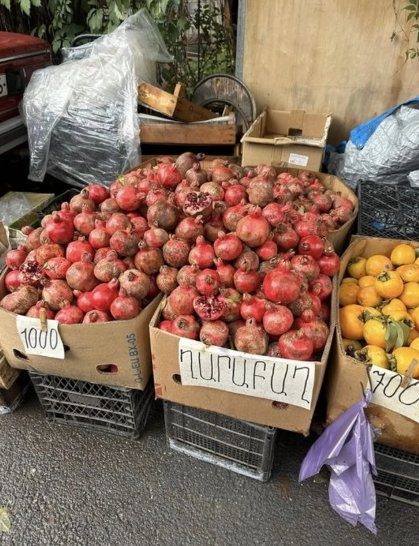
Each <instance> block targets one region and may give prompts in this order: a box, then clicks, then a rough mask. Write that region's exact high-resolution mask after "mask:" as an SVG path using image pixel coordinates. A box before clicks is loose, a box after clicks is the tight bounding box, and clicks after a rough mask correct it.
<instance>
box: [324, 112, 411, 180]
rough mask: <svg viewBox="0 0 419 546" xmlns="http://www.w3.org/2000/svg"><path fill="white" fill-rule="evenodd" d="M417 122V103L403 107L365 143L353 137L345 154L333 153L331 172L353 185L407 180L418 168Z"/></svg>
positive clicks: (330, 165)
mask: <svg viewBox="0 0 419 546" xmlns="http://www.w3.org/2000/svg"><path fill="white" fill-rule="evenodd" d="M418 125H419V104H418V102H412V103H410V104H409V105H404V106H400V108H397V109H396V110H395V111H394V112H393V113H392V114H391V115H388V116H387V117H385V118H384V119H383V120H382V121H381V123H380V124H379V125H378V127H377V128H376V129H375V131H374V132H373V134H372V135H371V136H369V138H368V139H367V140H366V142H365V144H364V145H363V146H360V145H356V143H354V142H353V141H352V139H351V140H350V141H349V142H348V144H347V146H346V149H345V153H344V154H333V158H331V160H330V164H329V167H328V170H329V172H333V173H334V174H336V175H337V176H339V178H342V180H344V181H345V182H346V183H347V184H348V185H349V186H351V187H352V188H355V187H356V186H357V184H358V182H359V181H360V180H371V181H374V182H381V183H383V184H398V183H400V182H406V181H407V176H408V174H409V173H410V172H411V171H415V170H418V169H419V133H418V130H417V128H418ZM361 127H362V126H361ZM360 148H361V149H360Z"/></svg>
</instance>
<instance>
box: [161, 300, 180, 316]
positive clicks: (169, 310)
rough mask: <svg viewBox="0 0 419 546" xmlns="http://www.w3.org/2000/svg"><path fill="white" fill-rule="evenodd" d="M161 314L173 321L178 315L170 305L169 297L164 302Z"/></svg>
mask: <svg viewBox="0 0 419 546" xmlns="http://www.w3.org/2000/svg"><path fill="white" fill-rule="evenodd" d="M161 314H162V316H163V318H164V319H165V320H170V321H173V320H174V319H175V318H176V316H177V315H176V313H174V312H173V309H172V307H171V305H170V301H167V299H166V301H165V303H164V306H163V308H162V312H161Z"/></svg>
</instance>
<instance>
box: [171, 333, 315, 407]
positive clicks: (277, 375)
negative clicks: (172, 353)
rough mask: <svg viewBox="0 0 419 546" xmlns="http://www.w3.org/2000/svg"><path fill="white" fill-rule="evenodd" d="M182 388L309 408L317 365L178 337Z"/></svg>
mask: <svg viewBox="0 0 419 546" xmlns="http://www.w3.org/2000/svg"><path fill="white" fill-rule="evenodd" d="M179 367H180V374H181V377H182V385H194V386H199V387H208V388H212V389H219V390H222V391H228V392H235V393H239V394H244V395H247V396H255V397H257V398H265V399H268V400H274V401H277V402H284V403H286V404H291V405H293V406H299V407H301V408H305V409H310V408H311V401H312V396H313V387H314V378H315V373H316V365H315V363H314V362H299V361H296V360H284V359H281V358H271V357H268V356H256V355H251V354H247V353H242V352H239V351H232V350H229V349H223V348H221V347H213V346H211V347H206V346H205V345H204V344H203V343H199V342H198V341H193V340H190V339H185V338H181V339H180V341H179Z"/></svg>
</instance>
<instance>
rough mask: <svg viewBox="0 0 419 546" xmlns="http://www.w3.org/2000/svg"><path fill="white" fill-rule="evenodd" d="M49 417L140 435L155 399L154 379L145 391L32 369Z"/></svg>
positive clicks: (92, 427) (76, 424) (49, 419)
mask: <svg viewBox="0 0 419 546" xmlns="http://www.w3.org/2000/svg"><path fill="white" fill-rule="evenodd" d="M29 375H30V377H31V380H32V382H33V384H34V387H35V391H36V394H37V395H38V398H39V401H40V402H41V405H42V407H43V410H44V413H45V417H46V419H47V421H50V422H52V423H61V424H67V425H75V426H78V427H84V428H88V429H90V430H96V431H100V432H107V433H112V434H118V435H121V436H125V437H128V438H131V439H137V438H138V437H139V436H140V434H141V432H142V431H143V430H144V428H145V426H146V423H147V419H148V416H149V413H150V409H151V406H152V404H153V402H154V386H153V381H149V383H148V385H147V387H146V388H145V390H144V391H139V390H134V389H126V388H121V387H110V386H108V385H98V384H96V383H88V382H87V381H80V380H77V379H68V378H66V377H59V376H55V375H43V374H37V373H33V372H30V374H29Z"/></svg>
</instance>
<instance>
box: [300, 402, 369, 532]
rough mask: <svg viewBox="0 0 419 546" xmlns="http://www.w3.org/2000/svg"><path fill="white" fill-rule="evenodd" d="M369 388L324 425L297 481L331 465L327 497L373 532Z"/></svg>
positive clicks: (342, 513)
mask: <svg viewBox="0 0 419 546" xmlns="http://www.w3.org/2000/svg"><path fill="white" fill-rule="evenodd" d="M371 396H372V394H371V391H367V392H366V394H365V397H364V398H363V399H362V400H360V401H359V402H357V403H356V404H354V405H353V406H351V407H350V408H349V409H348V410H347V411H346V412H345V413H343V414H342V415H341V416H339V417H338V418H337V419H336V421H334V422H333V423H332V424H331V425H329V426H328V427H327V429H326V430H325V431H324V432H323V434H322V435H321V436H320V438H319V439H318V440H317V441H316V442H315V443H314V444H313V445H312V446H311V448H310V450H309V452H308V453H307V455H306V457H305V459H304V461H303V464H302V465H301V470H300V476H299V481H300V482H301V481H303V480H306V479H307V478H310V477H312V476H314V475H316V474H318V473H319V472H320V469H321V467H322V466H323V465H327V466H328V467H329V468H330V471H331V475H330V483H329V501H330V504H331V506H332V508H333V509H334V510H335V511H336V512H337V513H338V514H339V515H340V516H341V517H342V518H343V519H345V520H346V521H348V522H349V523H350V524H351V525H354V526H355V525H356V524H357V523H358V522H359V523H362V524H363V525H365V527H367V528H368V529H369V530H370V531H372V532H373V533H377V529H376V526H375V507H376V496H375V487H374V482H373V480H372V475H373V474H374V475H377V470H376V467H375V453H374V443H373V431H372V428H371V425H370V424H369V422H368V420H367V418H366V415H365V412H364V408H365V407H366V406H367V405H368V403H369V402H370V400H371Z"/></svg>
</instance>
